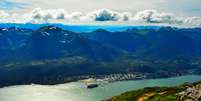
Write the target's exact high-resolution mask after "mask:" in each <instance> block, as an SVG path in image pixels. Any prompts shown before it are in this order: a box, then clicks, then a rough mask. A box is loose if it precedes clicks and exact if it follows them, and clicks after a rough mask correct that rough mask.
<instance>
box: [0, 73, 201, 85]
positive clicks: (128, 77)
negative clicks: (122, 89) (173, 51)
mask: <svg viewBox="0 0 201 101" xmlns="http://www.w3.org/2000/svg"><path fill="white" fill-rule="evenodd" d="M187 75H201V74H196V73H195V74H192V73H188V74H180V75H171V76H153V75H152V74H139V73H138V74H136V73H125V74H108V75H84V76H76V77H77V78H76V79H74V80H70V81H66V82H60V83H49V84H48V83H45V84H43V83H24V84H16V85H8V86H0V88H5V87H12V86H21V85H32V84H34V85H59V84H64V83H71V82H79V81H81V80H85V79H90V78H92V79H95V80H102V81H107V82H108V83H114V82H120V81H135V80H149V79H162V78H164V79H165V78H174V77H180V76H187ZM68 78H71V79H72V78H75V77H68ZM78 78H79V79H78Z"/></svg>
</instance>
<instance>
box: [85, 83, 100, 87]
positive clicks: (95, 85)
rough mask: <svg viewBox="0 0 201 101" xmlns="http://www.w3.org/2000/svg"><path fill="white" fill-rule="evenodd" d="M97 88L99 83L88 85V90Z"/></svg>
mask: <svg viewBox="0 0 201 101" xmlns="http://www.w3.org/2000/svg"><path fill="white" fill-rule="evenodd" d="M96 87H98V84H97V83H89V84H87V88H96Z"/></svg>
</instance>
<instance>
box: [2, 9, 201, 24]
mask: <svg viewBox="0 0 201 101" xmlns="http://www.w3.org/2000/svg"><path fill="white" fill-rule="evenodd" d="M0 22H1V23H63V24H65V23H72V22H78V23H82V22H85V23H86V22H87V23H91V22H93V23H94V22H95V23H97V22H104V23H107V22H111V23H112V22H124V23H130V24H135V23H144V24H170V25H187V26H201V17H182V16H177V15H175V14H173V13H167V12H159V11H157V10H143V11H139V12H137V13H131V12H117V11H113V10H109V9H100V10H96V11H93V12H89V13H87V14H84V13H82V12H72V13H67V12H66V11H65V10H64V9H45V10H43V9H40V8H36V9H34V10H33V11H31V12H29V13H25V14H13V13H7V12H5V11H0Z"/></svg>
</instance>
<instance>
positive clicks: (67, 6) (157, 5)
mask: <svg viewBox="0 0 201 101" xmlns="http://www.w3.org/2000/svg"><path fill="white" fill-rule="evenodd" d="M200 17H201V0H0V22H11V20H12V22H31V23H43V22H57V23H58V22H59V23H67V22H70V23H72V22H76V23H86V22H87V23H88V22H90V23H92V22H96V21H98V22H104V23H105V22H110V23H127V24H133V23H141V22H143V23H156V24H161V23H167V24H175V23H176V24H186V25H198V26H200V25H201V18H200ZM19 18H23V19H25V20H26V21H23V20H22V19H19ZM184 20H185V21H184Z"/></svg>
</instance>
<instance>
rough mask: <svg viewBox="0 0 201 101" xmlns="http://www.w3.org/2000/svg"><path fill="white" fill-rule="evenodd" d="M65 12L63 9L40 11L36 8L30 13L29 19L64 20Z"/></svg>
mask: <svg viewBox="0 0 201 101" xmlns="http://www.w3.org/2000/svg"><path fill="white" fill-rule="evenodd" d="M65 16H66V12H65V10H63V9H48V10H42V9H41V8H36V9H34V10H33V11H32V12H31V17H32V18H34V19H44V20H48V19H65Z"/></svg>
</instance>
